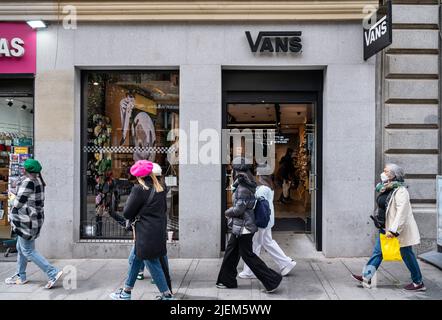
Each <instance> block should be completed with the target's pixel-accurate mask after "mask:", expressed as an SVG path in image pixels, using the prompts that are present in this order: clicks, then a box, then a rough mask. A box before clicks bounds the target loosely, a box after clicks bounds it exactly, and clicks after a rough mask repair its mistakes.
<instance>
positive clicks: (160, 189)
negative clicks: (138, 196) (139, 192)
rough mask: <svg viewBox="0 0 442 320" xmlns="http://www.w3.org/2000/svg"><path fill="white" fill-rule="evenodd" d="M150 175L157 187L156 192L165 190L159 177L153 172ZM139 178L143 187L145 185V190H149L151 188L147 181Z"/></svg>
mask: <svg viewBox="0 0 442 320" xmlns="http://www.w3.org/2000/svg"><path fill="white" fill-rule="evenodd" d="M149 177H150V178H151V179H152V184H153V187H154V189H155V192H163V191H164V188H163V187H162V186H161V184H160V182H159V181H158V179H157V177H156V176H155V175H154V174H153V173H151V174H150V175H149ZM137 180H138V182H139V184H140V185H141V187H143V189H144V190H149V189H150V188H149V186H148V185H147V184H146V182H145V181H144V179H143V178H140V177H138V178H137Z"/></svg>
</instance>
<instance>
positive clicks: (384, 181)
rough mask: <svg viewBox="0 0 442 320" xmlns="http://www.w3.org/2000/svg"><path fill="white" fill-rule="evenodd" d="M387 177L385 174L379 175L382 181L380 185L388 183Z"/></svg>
mask: <svg viewBox="0 0 442 320" xmlns="http://www.w3.org/2000/svg"><path fill="white" fill-rule="evenodd" d="M388 180H389V179H388V176H387V175H386V174H385V172H382V173H381V181H382V183H386V182H388Z"/></svg>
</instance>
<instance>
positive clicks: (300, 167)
mask: <svg viewBox="0 0 442 320" xmlns="http://www.w3.org/2000/svg"><path fill="white" fill-rule="evenodd" d="M322 84H323V71H322V70H315V71H258V70H254V71H250V70H249V71H233V70H225V71H224V72H223V106H224V109H223V113H224V117H223V126H224V128H225V129H229V130H230V131H229V133H230V134H229V137H228V139H230V140H231V141H228V142H227V144H228V145H229V147H230V159H233V158H235V157H236V156H245V154H244V149H245V148H243V147H241V148H239V150H236V149H235V148H236V147H235V145H234V143H232V141H233V139H234V136H235V134H237V135H240V136H241V137H243V139H248V138H252V136H247V135H246V134H245V133H246V132H247V130H251V132H252V134H253V133H254V132H255V130H259V129H261V130H264V132H266V133H268V134H267V135H266V134H264V145H266V146H267V148H268V149H267V154H266V155H267V156H269V157H274V159H273V161H272V163H273V164H274V165H273V167H274V169H273V170H270V171H271V172H268V174H269V175H270V176H271V180H272V181H273V184H274V192H275V193H274V204H273V205H274V208H275V226H274V227H273V229H272V230H273V231H274V232H275V231H276V232H278V231H291V232H294V233H306V234H308V235H309V236H310V238H311V240H312V241H313V242H315V244H316V248H317V249H318V250H321V246H322V211H321V210H322V202H321V187H320V185H321V177H322V171H321V168H322V166H321V165H322V161H321V155H322V144H321V139H320V137H321V136H322V126H321V120H322V112H321V111H322ZM235 129H237V130H235ZM270 133H273V134H274V136H272V138H270V137H269V134H270ZM229 142H230V143H229ZM246 143H247V142H246V141H243V145H244V144H246ZM271 144H275V145H274V146H273V147H274V149H273V148H272V149H271V150H272V154H269V151H270V150H269V149H270V145H271ZM255 147H256V145H255ZM254 162H255V163H256V160H255V161H254ZM232 183H233V177H232V169H231V165H224V166H223V184H224V186H225V192H224V196H223V210H222V213H221V223H222V225H223V228H222V237H221V243H222V245H224V244H225V240H226V237H225V235H226V232H227V228H226V224H225V218H224V214H223V213H224V211H225V209H226V208H229V207H230V206H231V205H232V190H231V185H232ZM222 248H224V246H222Z"/></svg>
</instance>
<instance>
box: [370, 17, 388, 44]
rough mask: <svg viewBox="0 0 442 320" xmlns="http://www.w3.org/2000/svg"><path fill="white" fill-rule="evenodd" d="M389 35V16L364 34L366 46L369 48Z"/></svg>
mask: <svg viewBox="0 0 442 320" xmlns="http://www.w3.org/2000/svg"><path fill="white" fill-rule="evenodd" d="M386 33H387V16H385V17H383V18H382V19H381V20H379V21H378V22H376V24H375V25H373V26H372V27H371V28H370V29H368V31H366V32H364V38H365V45H366V46H369V45H370V44H372V43H373V42H375V41H376V40H378V39H380V38H381V37H382V36H383V35H384V34H386Z"/></svg>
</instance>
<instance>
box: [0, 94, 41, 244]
mask: <svg viewBox="0 0 442 320" xmlns="http://www.w3.org/2000/svg"><path fill="white" fill-rule="evenodd" d="M33 105H34V99H33V97H30V96H20V97H18V96H7V97H2V98H0V110H1V111H0V112H1V115H2V116H1V119H0V239H10V238H11V226H10V223H9V219H8V214H9V207H10V204H11V201H10V195H11V194H12V193H14V191H15V187H16V184H17V181H18V179H19V178H20V176H21V175H22V174H23V171H24V169H23V166H22V164H23V162H24V160H26V159H27V158H29V157H31V156H32V153H33V132H34V111H33ZM3 249H5V248H1V250H0V251H4V250H3Z"/></svg>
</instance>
